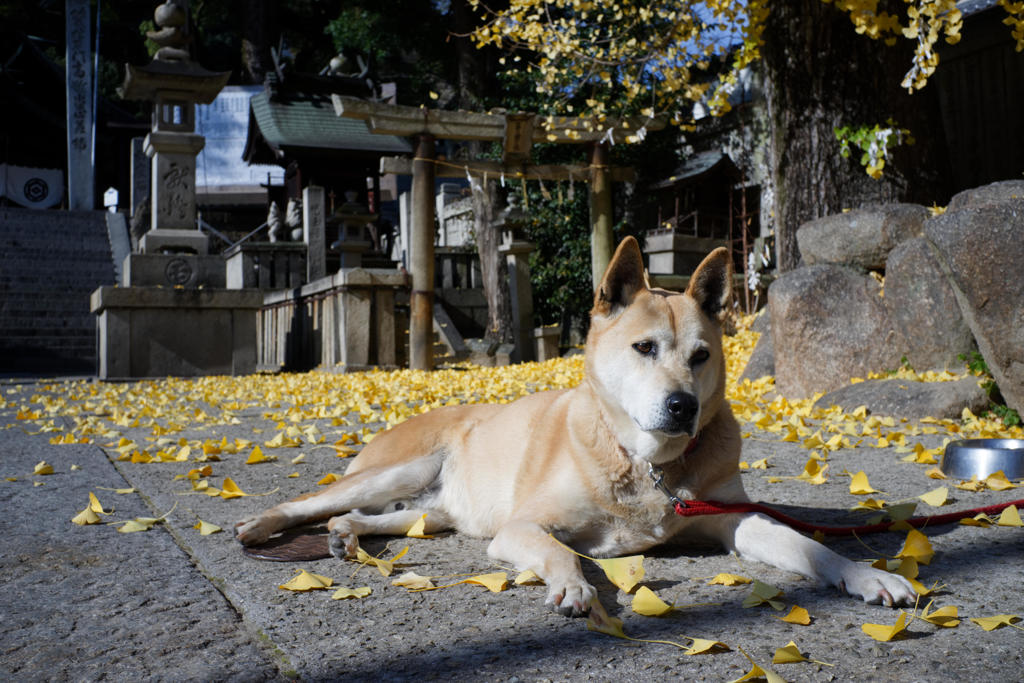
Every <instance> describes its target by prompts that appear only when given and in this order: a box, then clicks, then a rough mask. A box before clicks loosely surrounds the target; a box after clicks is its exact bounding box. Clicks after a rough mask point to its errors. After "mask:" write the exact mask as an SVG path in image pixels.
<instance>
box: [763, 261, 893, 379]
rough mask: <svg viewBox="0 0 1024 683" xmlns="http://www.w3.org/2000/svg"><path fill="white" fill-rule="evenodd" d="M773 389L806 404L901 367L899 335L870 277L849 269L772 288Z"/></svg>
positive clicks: (826, 268)
mask: <svg viewBox="0 0 1024 683" xmlns="http://www.w3.org/2000/svg"><path fill="white" fill-rule="evenodd" d="M768 311H769V314H770V315H771V325H772V331H771V335H772V343H773V346H774V348H775V386H776V389H777V390H778V391H779V393H780V394H782V395H783V396H788V397H791V398H804V397H809V396H812V395H813V394H815V393H817V392H827V391H832V390H833V389H838V388H839V387H841V386H845V385H846V384H849V382H850V378H851V377H865V376H867V374H868V373H869V372H872V371H884V370H891V369H893V368H896V367H898V366H899V364H900V355H901V352H900V351H899V345H898V344H897V343H894V342H896V340H897V339H898V335H897V333H896V331H895V329H894V328H893V325H892V321H891V320H890V318H889V314H888V312H887V310H886V307H885V301H884V300H883V299H882V296H881V286H880V285H879V284H878V282H877V281H875V280H874V279H873V278H871V277H869V276H867V275H864V274H862V273H860V272H859V271H857V270H855V269H853V268H848V267H845V266H837V265H817V266H807V267H805V268H798V269H796V270H793V271H790V272H788V273H785V274H783V275H782V276H781V277H780V278H779V279H778V280H776V281H775V282H774V283H772V286H771V287H770V288H769V289H768Z"/></svg>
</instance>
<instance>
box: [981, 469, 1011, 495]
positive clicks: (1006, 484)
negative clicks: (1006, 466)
mask: <svg viewBox="0 0 1024 683" xmlns="http://www.w3.org/2000/svg"><path fill="white" fill-rule="evenodd" d="M985 486H987V487H989V488H990V489H992V490H993V491H1005V490H1007V489H1015V488H1017V485H1016V484H1014V483H1013V482H1012V481H1010V480H1009V479H1007V478H1006V474H1005V473H1004V472H1003V471H1002V470H999V471H998V472H995V473H993V474H990V475H988V476H987V477H985Z"/></svg>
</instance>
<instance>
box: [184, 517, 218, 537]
mask: <svg viewBox="0 0 1024 683" xmlns="http://www.w3.org/2000/svg"><path fill="white" fill-rule="evenodd" d="M192 528H193V529H199V535H200V536H209V535H210V534H215V533H217V532H218V531H224V529H222V528H220V527H219V526H217V525H216V524H210V523H209V522H204V521H203V520H199V521H198V522H196V524H195V526H194V527H192Z"/></svg>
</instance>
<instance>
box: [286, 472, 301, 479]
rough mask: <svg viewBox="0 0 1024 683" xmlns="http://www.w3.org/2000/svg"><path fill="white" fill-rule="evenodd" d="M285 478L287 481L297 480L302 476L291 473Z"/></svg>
mask: <svg viewBox="0 0 1024 683" xmlns="http://www.w3.org/2000/svg"><path fill="white" fill-rule="evenodd" d="M287 476H288V479H298V478H299V477H301V476H302V475H301V474H299V473H298V472H292V473H291V474H289V475H287Z"/></svg>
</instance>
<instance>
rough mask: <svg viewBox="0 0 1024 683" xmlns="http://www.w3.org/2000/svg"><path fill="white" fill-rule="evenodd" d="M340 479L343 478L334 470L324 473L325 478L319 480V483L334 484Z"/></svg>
mask: <svg viewBox="0 0 1024 683" xmlns="http://www.w3.org/2000/svg"><path fill="white" fill-rule="evenodd" d="M339 479H341V477H339V476H338V475H337V474H334V473H333V472H328V473H327V474H325V475H324V477H323V479H321V480H320V481H318V482H317V485H318V486H326V485H327V484H333V483H334V482H336V481H338V480H339Z"/></svg>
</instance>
